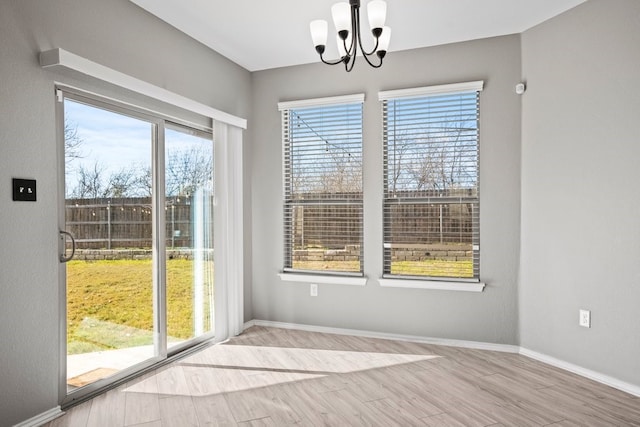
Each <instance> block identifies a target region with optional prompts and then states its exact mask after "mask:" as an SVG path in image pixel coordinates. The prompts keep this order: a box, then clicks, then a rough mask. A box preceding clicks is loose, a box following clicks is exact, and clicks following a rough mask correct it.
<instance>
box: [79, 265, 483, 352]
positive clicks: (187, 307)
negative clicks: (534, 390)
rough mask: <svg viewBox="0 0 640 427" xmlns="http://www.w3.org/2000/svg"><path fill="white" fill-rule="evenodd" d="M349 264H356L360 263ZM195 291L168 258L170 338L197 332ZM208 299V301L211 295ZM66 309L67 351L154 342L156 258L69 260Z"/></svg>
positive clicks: (438, 270)
mask: <svg viewBox="0 0 640 427" xmlns="http://www.w3.org/2000/svg"><path fill="white" fill-rule="evenodd" d="M348 262H349V261H329V262H321V261H304V262H303V261H298V262H296V264H295V267H296V268H297V269H301V270H318V269H320V270H324V269H338V268H340V266H338V265H336V264H344V263H348ZM353 263H355V262H353ZM350 267H351V268H353V267H356V268H357V266H356V265H354V266H350ZM211 268H213V267H212V266H211ZM342 268H344V266H342ZM391 271H392V273H393V274H397V275H403V274H404V275H415V274H417V273H421V274H428V275H433V276H438V275H443V273H445V272H446V273H447V274H452V273H453V274H456V275H458V276H459V277H468V276H471V275H472V262H471V260H468V261H445V260H428V261H396V262H394V263H393V264H392V270H391ZM193 292H194V291H193V261H191V260H187V259H168V260H167V306H168V310H167V335H168V339H169V341H179V340H184V339H189V338H191V337H192V336H193V299H194V295H193ZM204 300H205V304H206V301H207V299H206V298H205V299H204ZM67 310H68V313H67V319H68V324H67V347H68V348H67V353H68V354H78V353H88V352H94V351H101V350H108V349H117V348H126V347H134V346H142V345H150V344H152V343H153V286H152V261H151V260H150V259H145V260H96V261H70V262H69V263H68V264H67Z"/></svg>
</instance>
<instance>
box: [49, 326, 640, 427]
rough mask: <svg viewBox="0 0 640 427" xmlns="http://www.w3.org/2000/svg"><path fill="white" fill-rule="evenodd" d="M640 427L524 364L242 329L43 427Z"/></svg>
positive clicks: (630, 402) (598, 393)
mask: <svg viewBox="0 0 640 427" xmlns="http://www.w3.org/2000/svg"><path fill="white" fill-rule="evenodd" d="M107 425H108V426H109V427H112V426H113V427H120V426H127V427H132V426H139V427H143V426H146V427H158V426H160V425H162V426H172V427H173V426H185V425H186V426H230V427H235V426H240V425H242V426H287V425H302V426H340V427H341V426H362V425H367V426H381V427H390V426H413V425H423V426H438V427H440V426H465V427H468V426H476V427H485V426H492V427H500V426H518V427H528V426H531V427H538V426H547V425H548V426H557V427H576V426H594V427H596V426H597V427H603V426H625V427H626V426H637V427H640V398H638V397H636V396H632V395H629V394H627V393H624V392H622V391H620V390H615V389H612V388H610V387H607V386H605V385H603V384H599V383H595V382H593V381H591V380H589V379H587V378H584V377H580V376H578V375H575V374H573V373H570V372H567V371H563V370H561V369H559V368H555V367H552V366H548V365H546V364H544V363H542V362H539V361H536V360H533V359H529V358H527V357H524V356H521V355H518V354H510V353H500V352H494V351H484V350H475V349H466V348H458V347H445V346H436V345H426V344H421V343H412V342H398V341H392V340H384V339H372V338H365V337H353V336H346V335H333V334H327V333H314V332H307V331H300V330H292V329H277V328H266V327H253V328H250V329H248V330H246V331H245V332H244V333H243V334H242V335H240V336H238V337H234V338H232V339H231V340H230V341H229V342H227V343H225V344H222V345H215V346H209V347H206V348H204V349H202V350H200V351H198V352H196V353H194V354H192V355H189V356H188V357H185V358H184V359H182V360H179V361H177V362H174V363H172V364H170V365H167V366H166V367H163V368H161V369H158V370H156V371H153V372H151V373H149V374H147V375H145V376H144V377H141V378H139V379H137V380H133V381H130V382H129V383H127V384H125V385H124V386H121V387H118V388H116V389H113V390H111V391H109V392H107V393H105V394H103V395H100V396H98V397H96V398H94V399H93V400H92V401H89V402H86V403H84V404H81V405H78V406H76V407H74V408H71V409H70V410H68V411H67V413H66V414H65V415H64V416H62V417H60V418H59V419H57V420H55V421H53V422H51V423H49V424H47V425H46V427H85V426H100V427H102V426H107Z"/></svg>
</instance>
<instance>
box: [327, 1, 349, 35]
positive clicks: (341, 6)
mask: <svg viewBox="0 0 640 427" xmlns="http://www.w3.org/2000/svg"><path fill="white" fill-rule="evenodd" d="M331 16H333V24H334V25H335V26H336V31H337V32H338V34H340V32H342V31H347V32H348V31H350V30H351V6H350V5H349V3H347V2H344V1H343V2H340V3H336V4H334V5H333V6H331ZM346 37H347V36H346V35H345V36H344V38H346Z"/></svg>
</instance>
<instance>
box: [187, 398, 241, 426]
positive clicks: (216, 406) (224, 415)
mask: <svg viewBox="0 0 640 427" xmlns="http://www.w3.org/2000/svg"><path fill="white" fill-rule="evenodd" d="M192 401H193V406H194V408H195V410H196V416H197V418H198V422H199V424H200V425H201V426H208V427H235V426H236V425H237V423H236V421H235V418H233V414H232V413H231V410H230V409H229V405H228V404H227V400H226V399H225V398H224V395H222V394H213V395H205V396H196V397H192Z"/></svg>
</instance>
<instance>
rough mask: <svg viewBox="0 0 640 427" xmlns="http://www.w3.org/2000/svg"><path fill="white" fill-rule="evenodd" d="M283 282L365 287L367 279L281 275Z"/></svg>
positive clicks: (315, 275)
mask: <svg viewBox="0 0 640 427" xmlns="http://www.w3.org/2000/svg"><path fill="white" fill-rule="evenodd" d="M278 276H280V280H282V281H283V282H302V283H322V284H329V285H350V286H365V285H366V284H367V278H366V277H349V276H323V275H320V274H299V273H279V274H278Z"/></svg>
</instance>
